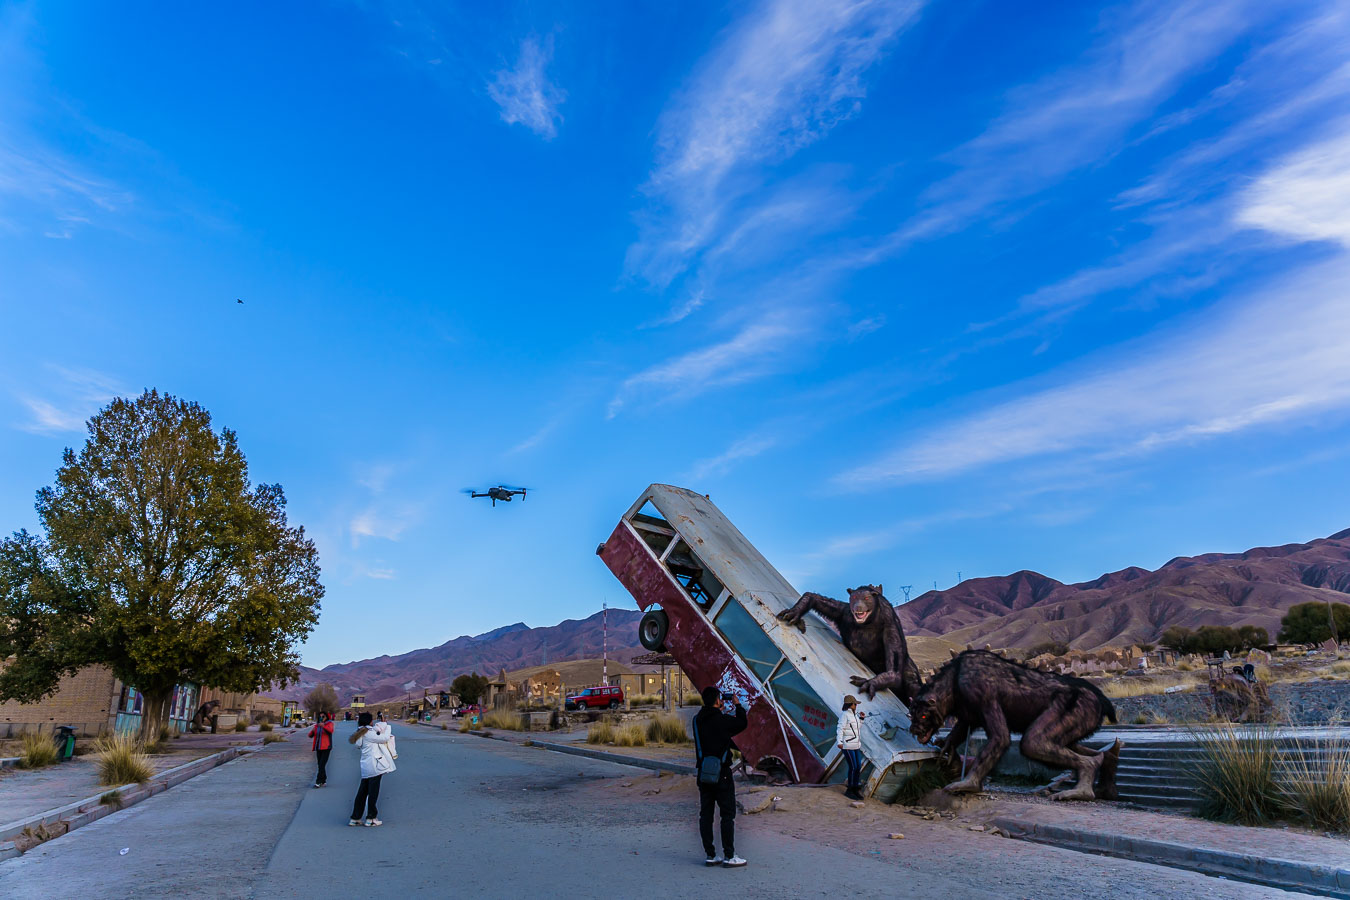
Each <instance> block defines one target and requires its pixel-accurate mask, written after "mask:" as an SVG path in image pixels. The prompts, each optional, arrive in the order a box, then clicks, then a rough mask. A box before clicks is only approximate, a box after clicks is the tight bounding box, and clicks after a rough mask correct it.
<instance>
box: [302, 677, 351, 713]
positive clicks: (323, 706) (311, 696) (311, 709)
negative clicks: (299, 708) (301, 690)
mask: <svg viewBox="0 0 1350 900" xmlns="http://www.w3.org/2000/svg"><path fill="white" fill-rule="evenodd" d="M301 702H302V704H303V705H304V707H305V711H306V712H307V713H309V717H310V718H311V719H314V720H316V721H317V720H318V718H319V713H327V714H328V715H330V716H336V715H337V713H338V710H339V709H340V708H341V706H340V705H339V704H338V696H337V691H335V690H333V686H332V685H331V684H328V683H327V682H325V683H323V684H321V685H319V686H318V687H316V688H314V690H312V691H310V692H309V693H308V694H306V695H305V699H304V700H303V701H301Z"/></svg>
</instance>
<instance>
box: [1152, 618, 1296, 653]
mask: <svg viewBox="0 0 1350 900" xmlns="http://www.w3.org/2000/svg"><path fill="white" fill-rule="evenodd" d="M1159 641H1160V643H1161V644H1162V645H1163V646H1164V647H1166V648H1167V649H1169V650H1176V651H1178V652H1180V653H1203V654H1207V655H1209V656H1220V655H1222V654H1223V652H1224V651H1225V650H1227V651H1228V652H1230V653H1236V652H1238V651H1240V650H1249V649H1251V648H1252V647H1264V646H1265V645H1266V644H1268V643H1270V636H1269V634H1267V632H1266V630H1265V629H1264V628H1260V627H1258V626H1255V625H1243V626H1242V627H1241V628H1230V627H1228V626H1227V625H1201V626H1200V628H1199V629H1198V630H1196V631H1191V630H1190V629H1189V628H1184V627H1182V626H1180V625H1173V626H1172V627H1171V628H1169V629H1167V630H1166V631H1164V632H1163V633H1162V637H1161V638H1160V639H1159Z"/></svg>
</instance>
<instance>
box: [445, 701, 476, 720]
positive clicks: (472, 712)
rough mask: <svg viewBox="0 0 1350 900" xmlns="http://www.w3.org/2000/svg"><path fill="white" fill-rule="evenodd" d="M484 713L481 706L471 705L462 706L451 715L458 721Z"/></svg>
mask: <svg viewBox="0 0 1350 900" xmlns="http://www.w3.org/2000/svg"><path fill="white" fill-rule="evenodd" d="M482 711H483V708H482V707H481V706H479V705H478V704H477V703H470V704H469V705H468V706H461V707H460V708H459V709H457V710H455V711H454V712H453V713H451V715H452V716H454V717H455V718H456V719H458V718H460V717H461V716H476V715H478V714H480V713H481V712H482Z"/></svg>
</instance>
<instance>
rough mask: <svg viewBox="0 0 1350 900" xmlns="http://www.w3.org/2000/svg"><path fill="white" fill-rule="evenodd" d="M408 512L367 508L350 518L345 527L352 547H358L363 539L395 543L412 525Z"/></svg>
mask: <svg viewBox="0 0 1350 900" xmlns="http://www.w3.org/2000/svg"><path fill="white" fill-rule="evenodd" d="M411 519H412V515H411V512H410V511H408V510H401V511H395V512H386V511H384V510H378V509H376V508H375V507H369V508H367V509H365V510H363V511H361V512H359V513H357V514H356V515H355V516H353V517H352V520H351V522H350V523H349V524H348V526H347V530H348V532H349V533H350V534H351V541H352V546H353V547H359V546H360V544H361V540H362V539H363V538H380V539H382V540H386V541H397V540H398V539H399V538H400V537H402V536H403V532H404V531H406V530H407V529H408V526H409V525H410V524H412V522H411Z"/></svg>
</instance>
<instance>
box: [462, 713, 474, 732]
mask: <svg viewBox="0 0 1350 900" xmlns="http://www.w3.org/2000/svg"><path fill="white" fill-rule="evenodd" d="M472 730H473V717H472V716H463V717H461V718H460V720H459V733H460V734H468V733H469V732H470V731H472Z"/></svg>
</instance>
